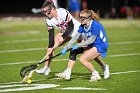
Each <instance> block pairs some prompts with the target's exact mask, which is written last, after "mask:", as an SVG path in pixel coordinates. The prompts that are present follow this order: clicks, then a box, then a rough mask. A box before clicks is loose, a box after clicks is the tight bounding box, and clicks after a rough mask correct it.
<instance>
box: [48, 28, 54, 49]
mask: <svg viewBox="0 0 140 93" xmlns="http://www.w3.org/2000/svg"><path fill="white" fill-rule="evenodd" d="M48 32H49V45H48V48H53V46H54V28H52V29H49V30H48Z"/></svg>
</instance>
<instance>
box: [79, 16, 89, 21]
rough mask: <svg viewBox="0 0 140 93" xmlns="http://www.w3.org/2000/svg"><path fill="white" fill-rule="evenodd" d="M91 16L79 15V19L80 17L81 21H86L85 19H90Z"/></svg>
mask: <svg viewBox="0 0 140 93" xmlns="http://www.w3.org/2000/svg"><path fill="white" fill-rule="evenodd" d="M89 18H90V16H89V17H85V16H79V19H80V20H81V21H84V20H85V19H89Z"/></svg>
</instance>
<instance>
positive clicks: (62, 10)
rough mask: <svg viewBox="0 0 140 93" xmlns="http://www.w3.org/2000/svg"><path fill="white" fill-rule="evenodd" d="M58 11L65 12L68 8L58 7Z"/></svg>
mask: <svg viewBox="0 0 140 93" xmlns="http://www.w3.org/2000/svg"><path fill="white" fill-rule="evenodd" d="M56 10H57V12H58V13H63V12H66V11H67V10H66V9H64V8H58V9H56Z"/></svg>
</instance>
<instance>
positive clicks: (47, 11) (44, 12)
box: [42, 9, 51, 15]
mask: <svg viewBox="0 0 140 93" xmlns="http://www.w3.org/2000/svg"><path fill="white" fill-rule="evenodd" d="M42 13H43V14H46V13H47V15H49V14H50V13H51V9H48V10H45V11H42Z"/></svg>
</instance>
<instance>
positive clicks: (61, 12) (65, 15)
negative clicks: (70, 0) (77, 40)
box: [46, 8, 80, 37]
mask: <svg viewBox="0 0 140 93" xmlns="http://www.w3.org/2000/svg"><path fill="white" fill-rule="evenodd" d="M56 11H57V14H58V19H56V18H52V19H51V20H49V19H46V24H47V25H48V30H49V29H52V28H54V27H58V28H60V29H61V31H62V32H63V33H64V32H65V30H66V29H67V26H68V22H70V21H71V20H72V21H73V24H74V29H73V32H72V34H71V37H73V36H74V35H75V34H76V33H77V31H78V29H79V26H80V23H79V22H78V21H77V20H76V19H75V18H74V17H73V16H72V15H71V14H70V13H69V12H68V11H67V10H65V9H63V8H58V9H56Z"/></svg>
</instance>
